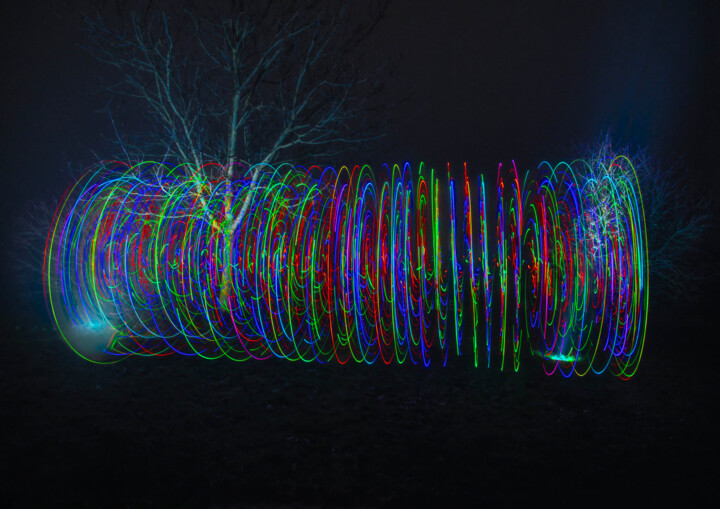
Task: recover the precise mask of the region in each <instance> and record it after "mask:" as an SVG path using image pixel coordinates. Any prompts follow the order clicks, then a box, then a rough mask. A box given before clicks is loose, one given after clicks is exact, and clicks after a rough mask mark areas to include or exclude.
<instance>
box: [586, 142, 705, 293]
mask: <svg viewBox="0 0 720 509" xmlns="http://www.w3.org/2000/svg"><path fill="white" fill-rule="evenodd" d="M580 152H581V153H582V154H583V155H584V160H585V161H586V162H587V163H588V164H587V170H588V172H589V174H590V175H592V176H593V177H594V178H595V180H597V181H603V177H605V176H610V177H612V178H611V180H612V181H615V180H616V179H617V178H619V177H627V178H628V179H629V180H630V181H631V182H634V180H635V176H634V175H617V174H616V173H618V172H631V171H632V170H631V169H630V166H629V165H611V164H610V163H612V161H613V160H615V158H616V157H617V156H620V155H625V156H627V157H628V159H629V160H630V161H631V162H632V165H633V168H634V171H635V173H636V174H637V182H638V185H639V188H640V193H641V195H642V201H643V208H644V210H645V222H646V228H647V238H648V251H649V257H650V271H651V272H650V274H651V281H652V292H653V293H657V294H659V295H660V296H662V297H663V298H668V299H670V300H674V301H680V300H692V293H693V292H691V289H692V288H693V286H694V285H695V284H696V283H697V282H698V281H699V280H700V279H702V277H703V276H704V275H703V273H702V270H704V269H706V268H707V267H703V266H701V264H698V263H697V261H698V260H694V259H692V258H693V255H694V251H695V250H696V249H697V248H698V247H699V245H700V242H701V241H702V238H703V234H704V233H705V232H706V231H707V230H708V228H709V227H710V223H711V219H712V203H711V201H710V200H709V199H708V198H707V197H704V196H702V194H700V193H699V192H698V191H697V190H694V189H693V187H692V186H690V185H688V182H687V179H686V178H684V176H683V175H681V173H680V167H679V165H678V164H674V165H663V164H660V163H659V162H658V161H657V160H655V159H653V158H652V157H651V155H650V153H649V152H648V150H647V149H633V148H631V147H623V148H616V147H614V146H613V142H612V136H611V135H610V133H604V134H603V135H601V136H600V137H599V138H598V139H597V140H595V142H593V143H591V144H589V145H586V146H584V147H581V149H580ZM606 185H607V184H606ZM602 193H603V189H602V188H601V189H600V190H599V194H600V195H602ZM599 206H605V207H607V204H603V197H602V196H600V197H599ZM604 214H605V215H607V212H605V213H604ZM602 215H603V214H602V213H601V214H599V216H602Z"/></svg>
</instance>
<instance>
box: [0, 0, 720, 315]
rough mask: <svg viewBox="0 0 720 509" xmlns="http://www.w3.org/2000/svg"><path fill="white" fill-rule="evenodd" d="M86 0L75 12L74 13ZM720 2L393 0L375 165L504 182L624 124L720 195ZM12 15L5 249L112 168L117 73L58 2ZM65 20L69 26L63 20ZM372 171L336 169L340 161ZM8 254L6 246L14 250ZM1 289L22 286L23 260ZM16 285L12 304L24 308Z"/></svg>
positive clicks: (635, 138)
mask: <svg viewBox="0 0 720 509" xmlns="http://www.w3.org/2000/svg"><path fill="white" fill-rule="evenodd" d="M71 3H72V2H71ZM711 5H714V4H713V2H709V1H708V2H509V1H503V2H487V3H486V2H478V1H462V2H439V1H435V2H431V1H418V0H414V1H395V2H393V3H391V5H390V8H389V10H388V13H387V18H386V20H385V21H384V22H383V24H382V25H381V26H380V27H379V29H378V31H377V32H376V34H375V36H374V39H373V40H372V41H370V44H369V48H368V53H367V55H368V61H371V62H372V61H383V60H385V59H394V60H395V61H397V62H398V72H397V74H398V77H397V79H396V81H395V82H394V83H393V84H392V86H391V87H390V90H391V93H392V94H393V97H400V96H404V95H406V94H409V100H408V102H406V103H405V104H404V105H403V106H401V107H400V108H398V109H397V110H396V111H395V113H394V117H395V121H396V128H395V129H394V130H393V131H392V132H391V133H390V134H389V136H388V137H387V138H386V139H385V140H384V141H383V142H382V143H381V144H378V145H377V146H375V147H370V148H369V159H370V160H373V161H377V160H383V161H388V162H402V161H404V160H409V161H411V162H413V163H417V162H419V161H420V160H424V161H426V162H427V163H429V164H431V165H433V166H435V167H440V166H443V165H444V163H445V162H446V161H450V162H451V163H453V164H459V163H462V162H463V161H467V162H468V163H469V168H472V169H473V171H485V172H493V171H494V170H495V169H496V168H497V164H498V163H499V162H504V163H508V162H509V161H510V159H515V160H516V161H517V163H518V167H519V168H520V169H528V168H531V167H534V166H536V165H537V164H538V163H539V162H541V161H542V160H544V159H548V160H550V161H554V162H557V161H558V160H561V159H571V158H573V157H574V156H575V155H576V154H573V153H571V149H572V146H573V144H575V143H583V142H588V141H591V140H592V139H593V138H594V137H596V136H597V135H598V134H599V133H600V132H601V131H602V130H604V129H608V128H609V129H611V130H612V132H613V133H614V135H615V136H616V138H617V139H619V140H621V141H623V142H630V143H635V144H638V145H648V146H649V147H650V148H651V149H652V150H653V152H654V153H655V154H657V155H658V156H660V157H661V158H664V159H666V160H668V159H673V158H676V157H679V156H682V157H683V161H684V163H683V164H684V166H685V168H686V169H687V175H688V178H689V179H692V180H695V181H697V180H699V179H702V180H703V181H707V182H708V183H709V184H708V185H709V187H710V189H711V190H717V187H718V176H717V175H718V170H717V169H716V168H715V165H713V164H711V162H712V161H718V160H720V157H719V156H720V154H718V150H719V149H718V146H719V145H718V144H717V143H715V144H713V143H712V142H711V140H717V139H718V137H719V135H720V132H718V120H717V119H718V113H719V111H718V98H717V93H716V83H717V80H716V78H717V73H718V65H717V58H718V42H717V38H716V37H715V35H714V32H715V28H716V27H717V26H718V21H719V20H718V15H717V9H714V8H711ZM0 9H1V11H0V19H1V20H2V25H3V26H2V30H1V31H0V37H2V43H1V46H0V47H1V48H2V61H3V64H4V67H5V73H4V75H3V79H2V96H3V100H2V107H3V112H2V116H1V119H2V138H1V140H2V141H0V151H1V154H2V158H1V159H0V160H1V161H2V163H1V164H2V172H3V174H4V178H3V200H2V201H1V202H0V203H1V205H0V207H1V211H0V214H2V217H3V218H4V219H3V221H2V232H1V235H2V237H1V239H0V241H1V242H2V245H4V246H8V245H9V244H10V239H11V235H12V218H13V216H14V215H16V214H17V213H18V212H19V211H22V210H23V207H24V206H25V204H26V203H27V202H28V201H30V200H32V199H33V197H36V196H40V197H45V198H49V197H52V196H58V195H59V194H60V193H62V191H63V189H64V187H65V186H66V185H67V184H68V183H69V182H70V173H69V171H68V170H67V168H68V165H71V166H72V167H74V168H76V169H80V168H82V167H84V166H87V165H89V164H91V163H92V162H93V161H94V160H95V156H94V155H93V152H97V153H98V154H99V156H100V157H107V156H109V155H111V154H108V153H107V152H109V150H110V148H109V145H108V143H107V139H108V138H110V137H111V134H112V130H111V125H110V122H109V120H108V117H107V115H106V114H102V113H97V112H96V111H97V110H98V109H100V108H101V107H102V106H103V104H104V102H103V101H104V100H105V98H104V96H103V95H102V93H101V91H102V77H103V76H104V73H105V71H104V69H103V67H102V66H100V64H97V63H96V62H94V61H93V60H92V59H91V58H90V57H89V56H88V55H87V54H86V53H85V52H84V51H83V50H81V49H79V48H78V44H79V43H81V42H82V41H83V34H82V33H80V32H79V31H77V30H76V28H75V27H74V23H75V21H74V20H75V19H76V18H75V17H73V16H71V15H68V8H67V7H66V6H65V5H64V4H62V3H58V4H57V6H56V8H55V9H53V8H47V7H44V6H40V5H36V4H35V3H32V2H22V3H20V2H14V3H12V4H11V5H10V4H8V3H6V4H4V5H3V7H1V8H0ZM56 11H59V12H63V13H65V15H62V16H58V15H57V14H56ZM347 162H352V163H354V162H361V161H338V163H339V164H342V163H347ZM5 256H6V258H9V253H8V250H7V249H6V250H5ZM3 267H4V270H3V272H4V273H3V275H2V279H3V288H12V286H11V285H12V284H13V283H12V280H13V276H12V268H11V265H10V263H9V260H6V262H5V263H4V264H3ZM13 295H14V290H12V289H9V290H6V291H4V292H3V299H5V300H6V301H10V300H14V297H13Z"/></svg>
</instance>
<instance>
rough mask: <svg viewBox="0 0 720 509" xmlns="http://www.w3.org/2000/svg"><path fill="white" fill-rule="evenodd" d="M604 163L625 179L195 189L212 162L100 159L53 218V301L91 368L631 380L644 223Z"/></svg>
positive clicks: (288, 179)
mask: <svg viewBox="0 0 720 509" xmlns="http://www.w3.org/2000/svg"><path fill="white" fill-rule="evenodd" d="M605 164H606V165H608V167H613V166H616V167H617V168H618V169H619V170H621V171H612V172H611V171H606V172H604V173H598V172H595V171H593V168H590V167H589V166H588V163H586V162H584V161H574V162H573V163H570V164H567V163H561V164H559V165H557V166H555V167H552V166H551V165H549V164H547V163H543V164H542V165H541V166H540V168H539V170H538V171H537V172H533V176H531V175H530V173H528V174H526V175H525V177H524V178H523V179H522V181H521V180H520V178H519V175H518V172H517V170H516V168H515V166H514V164H513V166H512V168H509V169H507V168H503V167H502V166H501V167H500V169H499V170H498V174H497V178H496V179H495V183H496V186H495V189H494V190H491V189H492V188H490V187H486V184H487V182H486V181H485V179H484V177H483V176H480V177H478V179H477V181H474V180H471V179H470V178H469V177H468V173H467V168H465V171H464V175H463V177H462V178H461V179H458V180H460V182H459V183H458V182H457V181H456V178H454V177H453V176H452V175H451V173H450V168H449V167H448V171H447V175H445V176H443V177H444V178H447V183H446V184H445V185H444V184H442V183H441V179H440V178H439V177H438V176H436V173H435V171H434V170H428V169H427V168H426V167H425V166H424V165H423V164H420V165H419V167H418V168H417V169H415V170H413V169H412V168H411V166H410V165H409V164H405V165H404V166H399V165H395V166H392V167H391V166H387V165H386V166H383V167H382V168H381V169H380V170H379V171H373V170H371V168H370V167H368V166H356V167H354V168H348V167H342V168H340V169H339V170H335V169H333V168H324V169H323V168H318V167H313V168H299V167H291V166H280V167H278V168H274V167H270V166H257V167H253V168H243V169H242V170H243V171H242V172H241V171H237V170H236V171H235V174H236V175H237V174H241V175H242V174H243V172H244V176H243V177H241V178H238V179H236V180H233V181H228V180H226V179H224V178H218V179H217V180H215V181H209V180H199V179H198V178H197V177H193V175H195V176H196V175H198V174H205V171H206V170H207V168H203V169H201V170H200V172H197V171H196V172H193V171H188V169H187V168H178V167H173V166H171V165H168V164H165V163H155V162H143V163H141V164H137V165H134V166H131V165H127V164H123V163H112V164H110V163H107V164H105V165H103V166H102V167H101V168H100V169H98V170H96V171H92V172H89V173H87V174H86V175H85V176H84V177H83V178H81V179H80V180H79V181H78V182H77V183H76V184H75V185H74V186H73V187H72V188H71V189H69V190H68V192H67V193H66V195H65V196H64V198H63V200H62V201H61V203H60V205H59V207H58V210H57V212H56V215H55V218H54V221H53V224H52V227H51V230H50V233H49V235H48V239H47V245H46V251H45V267H44V279H45V283H44V286H45V293H46V300H47V302H48V308H49V310H50V312H51V314H52V316H53V319H54V320H55V323H56V325H57V328H58V330H59V331H60V333H61V334H62V336H63V337H64V339H65V341H66V342H67V343H68V345H69V346H70V347H72V348H73V349H74V350H75V351H76V352H77V353H78V354H79V355H81V356H83V357H84V358H86V359H88V360H92V361H95V362H113V361H116V360H120V359H123V358H126V357H128V356H132V355H170V354H179V355H193V356H200V357H204V358H207V359H216V358H219V357H223V356H225V357H229V358H231V359H234V360H238V361H242V360H247V359H266V358H269V357H282V358H285V359H288V360H301V361H306V362H322V363H325V362H339V363H343V364H344V363H348V362H350V361H352V362H363V363H374V362H382V363H386V364H391V363H405V362H411V363H414V364H423V365H426V366H427V365H429V364H430V363H431V362H433V363H440V364H446V363H447V362H448V359H449V358H451V357H457V356H471V358H472V360H473V363H474V365H475V366H487V367H497V368H500V369H507V368H508V367H512V368H513V369H514V370H518V369H519V365H520V361H521V359H528V360H530V359H535V360H537V364H539V365H542V366H543V369H544V370H545V372H546V373H548V374H552V373H555V372H557V373H561V374H562V375H564V376H571V375H572V374H573V373H574V374H577V375H585V374H587V373H602V372H610V373H613V374H615V375H618V376H621V377H623V378H629V377H631V376H632V375H633V374H634V373H635V372H636V370H637V368H638V363H639V361H640V358H641V355H642V350H643V344H644V340H645V332H646V327H647V310H648V296H649V288H648V280H649V267H648V251H647V240H646V233H645V223H644V213H643V208H642V199H641V196H640V190H639V187H638V185H637V178H636V176H635V172H634V169H633V168H632V164H631V162H630V161H629V160H627V159H626V158H623V157H620V158H616V159H615V160H613V161H607V162H605ZM220 169H222V168H220ZM253 175H254V176H255V178H254V179H253ZM593 175H602V176H600V177H593ZM444 178H443V181H444ZM241 211H242V212H241ZM238 217H240V219H241V220H238V219H237V218H238ZM491 218H492V220H491Z"/></svg>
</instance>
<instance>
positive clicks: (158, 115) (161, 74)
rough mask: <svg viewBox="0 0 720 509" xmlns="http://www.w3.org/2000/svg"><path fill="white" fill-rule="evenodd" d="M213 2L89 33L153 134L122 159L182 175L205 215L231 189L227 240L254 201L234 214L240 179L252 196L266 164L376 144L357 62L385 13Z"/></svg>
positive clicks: (367, 83)
mask: <svg viewBox="0 0 720 509" xmlns="http://www.w3.org/2000/svg"><path fill="white" fill-rule="evenodd" d="M210 4H213V6H211V7H208V6H205V5H201V6H193V5H191V4H187V5H185V6H184V7H183V8H178V7H172V8H171V7H169V6H162V5H159V6H153V5H150V6H149V7H147V8H146V9H145V10H144V11H143V12H138V11H130V12H129V13H123V12H118V13H111V14H107V13H106V14H96V15H95V16H85V17H84V26H85V28H86V29H87V31H88V34H89V40H90V44H89V45H88V48H89V50H90V51H91V54H92V55H93V56H95V57H96V58H97V59H99V60H101V61H102V62H105V63H107V64H108V65H110V66H111V67H112V68H114V69H115V71H116V74H115V81H114V82H113V83H112V84H111V85H110V86H109V90H110V91H111V92H113V96H114V97H119V96H124V97H127V98H129V99H131V100H134V101H136V104H137V106H139V107H140V108H141V111H142V112H143V113H144V118H145V121H146V124H147V125H148V126H150V127H151V130H150V132H149V133H141V134H140V136H137V135H133V134H132V133H130V134H127V133H118V139H119V140H122V142H121V143H122V148H123V151H124V152H125V154H126V156H127V157H128V158H130V159H133V158H142V157H148V156H153V157H161V158H163V159H164V160H166V161H168V160H169V161H172V162H173V163H175V164H177V165H179V166H180V167H182V168H183V169H184V170H185V171H186V172H188V173H189V175H188V176H189V177H191V178H192V180H193V182H194V187H195V192H196V196H195V197H196V198H197V199H199V200H200V202H201V203H202V204H203V205H206V204H207V202H206V199H207V196H208V194H209V193H212V192H215V191H216V190H217V187H216V186H218V185H219V186H224V187H222V188H220V189H223V191H221V192H223V193H224V207H222V210H206V214H207V215H208V216H209V218H210V220H211V222H212V225H213V228H215V229H216V230H217V231H219V232H221V234H222V235H223V236H224V238H225V239H226V240H227V242H231V240H230V239H232V238H233V234H234V232H235V231H236V230H237V228H238V226H239V225H240V224H241V222H242V221H243V218H244V217H245V215H246V213H247V211H248V207H249V206H250V203H251V201H252V194H253V192H252V191H250V192H249V193H247V194H246V195H245V198H244V199H243V201H242V203H241V204H240V205H239V206H238V204H236V203H234V202H233V196H232V186H231V185H230V184H231V183H232V182H233V181H237V180H238V179H244V181H246V183H247V182H249V188H250V189H251V190H252V189H255V188H256V187H257V186H258V184H259V180H258V179H259V173H260V171H261V170H260V168H261V166H262V165H264V164H277V163H279V162H281V161H286V160H289V159H291V158H295V160H296V161H302V162H303V163H307V159H304V160H303V159H300V158H301V157H302V158H313V161H317V159H318V158H328V157H329V156H330V155H332V154H333V153H337V150H338V149H339V147H347V145H348V144H358V143H360V142H363V141H367V140H369V139H370V138H373V137H377V136H378V135H379V134H380V132H379V131H378V130H377V129H374V128H373V127H375V126H373V125H370V124H372V123H373V122H374V120H375V119H378V118H380V117H379V116H378V114H377V112H373V111H371V110H372V108H373V104H372V98H373V97H374V96H375V95H376V94H377V93H378V92H379V91H380V90H381V88H382V84H383V82H382V80H379V79H376V78H372V79H371V78H368V77H365V76H363V75H362V74H361V72H360V70H359V66H358V60H359V59H360V56H361V53H360V45H361V43H362V42H363V41H364V40H365V39H367V37H368V36H369V34H370V33H371V32H372V30H373V29H374V27H375V26H376V25H377V23H378V22H379V21H380V20H381V18H382V16H383V14H384V11H385V7H386V4H385V3H372V4H370V3H363V4H362V6H361V7H359V6H358V4H355V5H354V6H353V5H351V4H349V3H346V4H338V3H334V2H325V3H320V5H319V7H318V6H314V5H313V3H312V2H248V3H245V2H236V1H229V2H226V3H225V4H223V5H222V6H221V7H220V6H217V5H216V4H214V3H210ZM353 7H354V9H353ZM120 11H122V9H120ZM112 18H114V22H112V23H111V22H110V21H108V20H109V19H112ZM376 76H380V74H376ZM110 111H111V112H113V114H114V115H117V113H116V112H115V110H114V109H113V108H112V107H111V108H110ZM139 140H140V141H139ZM148 140H151V142H150V143H149V142H148ZM206 163H214V164H211V165H208V164H206ZM257 163H260V165H257ZM251 168H252V169H251ZM248 169H251V170H248ZM205 208H206V209H207V207H205ZM229 278H230V273H229V271H225V273H224V274H223V282H222V296H221V299H222V300H223V302H224V301H225V300H227V297H228V292H229V288H230V284H229V283H230V279H229Z"/></svg>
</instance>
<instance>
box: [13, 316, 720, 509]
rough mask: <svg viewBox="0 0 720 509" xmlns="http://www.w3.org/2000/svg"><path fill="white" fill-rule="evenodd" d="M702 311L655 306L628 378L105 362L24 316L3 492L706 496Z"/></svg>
mask: <svg viewBox="0 0 720 509" xmlns="http://www.w3.org/2000/svg"><path fill="white" fill-rule="evenodd" d="M656 315H659V314H656ZM687 321H688V320H686V321H685V323H683V324H682V325H681V324H680V322H674V321H672V320H668V319H667V318H666V317H663V316H656V317H655V319H654V320H653V319H652V317H651V322H650V323H651V327H650V331H649V333H648V337H647V341H646V350H645V352H646V353H645V356H644V357H643V361H642V363H641V365H640V370H639V372H638V374H637V375H636V376H635V377H634V378H633V379H632V380H631V381H629V382H623V381H621V380H619V379H616V378H614V377H611V376H592V377H586V378H573V379H570V380H566V379H563V378H561V377H546V376H544V375H541V374H539V373H538V370H539V366H537V365H528V364H525V365H523V366H521V370H520V372H519V373H512V372H498V371H496V370H487V369H472V368H463V367H458V366H456V367H455V368H442V367H439V366H436V367H431V368H430V369H423V368H421V367H417V366H412V365H403V366H397V365H394V366H383V365H373V366H366V365H347V366H338V365H325V366H321V365H314V364H311V365H306V364H305V365H301V364H297V363H290V362H288V361H280V360H278V361H265V362H260V361H256V362H246V363H242V364H235V363H233V362H231V361H215V362H211V361H204V360H201V359H182V358H151V359H141V358H135V359H130V360H127V361H124V362H121V363H119V364H116V365H110V366H99V365H94V364H91V363H88V362H86V361H84V360H82V359H81V358H79V357H77V356H75V355H74V354H73V353H71V352H70V351H69V350H68V349H67V348H66V347H65V346H64V344H62V343H61V342H60V341H59V340H58V339H57V338H56V336H55V335H54V333H51V332H42V330H40V331H35V332H31V330H32V327H29V328H28V327H25V328H22V327H21V328H20V329H19V330H14V329H15V327H14V326H13V327H12V329H13V330H6V333H5V336H4V337H5V341H3V348H2V356H1V357H0V358H1V359H2V360H1V361H0V362H1V366H2V367H1V368H0V369H1V372H2V386H1V387H0V408H1V409H2V410H1V411H2V417H1V419H2V422H3V424H4V426H3V428H4V440H3V443H4V444H5V445H4V447H3V452H2V456H1V457H2V461H1V462H0V479H2V484H3V486H4V488H3V490H2V492H1V493H0V506H2V507H60V506H68V507H106V506H107V507H262V508H265V507H267V508H270V507H348V506H350V507H397V506H401V507H402V506H405V507H407V506H430V507H439V506H445V507H447V506H450V507H452V506H464V505H465V504H469V503H472V504H474V505H477V504H479V503H481V502H490V506H491V507H494V506H498V505H500V506H502V505H516V504H517V503H519V502H536V501H537V502H553V503H562V504H571V505H572V506H587V505H590V506H595V505H598V503H600V504H603V505H605V504H607V505H613V506H619V505H623V506H626V505H627V504H636V503H643V505H645V504H647V503H653V502H659V501H663V500H666V499H667V497H670V496H680V497H682V498H683V499H684V500H685V504H688V503H689V504H693V502H702V501H706V503H707V498H706V497H707V496H708V495H709V494H712V493H714V491H715V489H716V488H717V486H716V485H715V483H716V482H717V481H716V480H717V473H718V468H717V463H716V459H717V454H718V436H717V417H716V416H715V413H716V411H717V396H716V390H717V387H718V385H717V375H716V371H715V359H716V357H715V353H716V351H717V348H716V347H712V346H711V345H712V343H713V342H712V341H711V338H710V337H708V336H705V337H702V335H703V334H705V333H704V331H703V330H702V328H701V327H700V326H699V325H695V326H693V325H688V323H687ZM9 323H11V322H6V329H9V328H10V327H9V326H8V325H7V324H9ZM695 323H696V324H697V322H695ZM38 327H39V326H38Z"/></svg>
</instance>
